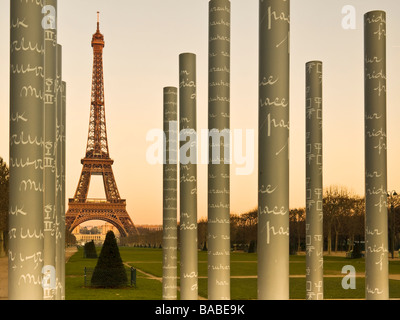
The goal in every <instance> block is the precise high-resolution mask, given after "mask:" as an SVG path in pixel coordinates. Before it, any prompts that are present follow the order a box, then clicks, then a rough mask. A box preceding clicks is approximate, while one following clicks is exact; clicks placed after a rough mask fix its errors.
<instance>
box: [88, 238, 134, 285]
mask: <svg viewBox="0 0 400 320" xmlns="http://www.w3.org/2000/svg"><path fill="white" fill-rule="evenodd" d="M127 283H128V278H127V276H126V272H125V268H124V265H123V263H122V259H121V255H120V253H119V249H118V245H117V240H116V239H115V235H114V232H112V231H109V232H107V235H106V239H105V240H104V243H103V247H102V248H101V252H100V256H99V259H98V261H97V265H96V267H95V268H94V271H93V275H92V280H91V285H92V286H94V287H103V288H115V287H124V286H126V285H127Z"/></svg>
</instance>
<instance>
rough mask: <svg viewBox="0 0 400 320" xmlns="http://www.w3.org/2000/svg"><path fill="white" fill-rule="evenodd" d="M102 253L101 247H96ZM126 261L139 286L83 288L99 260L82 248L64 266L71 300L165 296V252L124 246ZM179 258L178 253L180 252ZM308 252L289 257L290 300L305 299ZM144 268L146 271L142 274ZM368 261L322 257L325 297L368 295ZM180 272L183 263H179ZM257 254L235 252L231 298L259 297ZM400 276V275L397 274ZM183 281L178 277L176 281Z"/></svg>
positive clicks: (203, 282) (203, 283)
mask: <svg viewBox="0 0 400 320" xmlns="http://www.w3.org/2000/svg"><path fill="white" fill-rule="evenodd" d="M98 250H99V251H100V248H98ZM120 253H121V257H122V260H123V261H124V263H125V264H126V265H127V272H128V274H129V273H130V271H129V270H130V268H129V266H131V267H134V268H136V269H137V286H136V288H135V287H132V288H131V287H129V288H126V289H93V288H89V287H84V268H85V267H87V268H94V266H95V264H96V261H97V260H96V259H94V260H93V259H84V258H83V252H82V251H81V250H80V251H78V252H77V253H76V254H75V255H73V256H72V257H71V258H70V260H69V261H68V263H67V265H66V299H67V300H161V299H162V287H161V281H160V280H161V277H162V262H161V261H162V250H161V249H151V248H130V247H129V248H128V247H121V248H120ZM198 259H199V296H200V297H203V298H206V297H207V252H204V251H199V254H198ZM178 260H179V255H178ZM345 265H352V266H354V267H355V269H356V272H357V277H356V289H354V290H352V289H349V290H345V289H343V288H342V285H341V283H342V279H343V277H344V276H345V275H344V274H342V273H341V270H342V267H343V266H345ZM305 268H306V262H305V256H304V255H297V256H290V269H289V270H290V276H291V277H290V292H289V296H290V299H305V290H306V289H305V286H306V285H305V277H304V274H305ZM141 271H143V272H141ZM364 272H365V264H364V259H346V258H344V257H338V256H325V257H324V275H325V277H324V298H325V299H364V297H365V293H364V291H365V279H364V276H363V275H364ZM389 272H390V274H391V275H400V260H399V259H396V260H393V261H390V264H389ZM178 275H179V264H178ZM256 276H257V255H256V254H255V253H243V252H233V253H232V254H231V299H232V300H249V299H257V278H256ZM398 279H400V277H398ZM178 285H179V280H178ZM389 286H390V287H389V288H390V290H389V291H390V292H389V293H390V298H394V299H399V298H400V280H390V281H389Z"/></svg>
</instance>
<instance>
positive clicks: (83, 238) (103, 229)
mask: <svg viewBox="0 0 400 320" xmlns="http://www.w3.org/2000/svg"><path fill="white" fill-rule="evenodd" d="M83 228H85V230H89V231H90V230H92V229H94V228H95V229H96V232H93V233H81V232H82V229H83ZM108 231H112V232H114V234H115V238H116V239H117V242H119V238H120V233H119V232H118V229H117V228H115V227H114V226H113V225H111V224H108V223H106V224H104V225H97V226H85V227H82V226H80V225H79V226H77V227H76V228H75V229H74V231H72V234H73V235H74V236H75V238H76V243H77V244H80V245H82V246H83V245H84V244H85V243H87V242H90V241H92V240H93V242H94V244H95V245H100V246H101V245H103V243H104V240H105V239H106V234H107V232H108Z"/></svg>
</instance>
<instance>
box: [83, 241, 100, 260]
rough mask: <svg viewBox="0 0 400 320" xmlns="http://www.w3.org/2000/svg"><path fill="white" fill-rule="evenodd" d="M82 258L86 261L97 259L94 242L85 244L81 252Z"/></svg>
mask: <svg viewBox="0 0 400 320" xmlns="http://www.w3.org/2000/svg"><path fill="white" fill-rule="evenodd" d="M83 251H84V252H83V254H84V258H87V259H97V252H96V246H95V245H94V241H93V240H92V241H90V242H87V243H85V246H84V250H83Z"/></svg>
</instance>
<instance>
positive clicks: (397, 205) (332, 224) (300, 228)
mask: <svg viewBox="0 0 400 320" xmlns="http://www.w3.org/2000/svg"><path fill="white" fill-rule="evenodd" d="M8 196H9V170H8V167H7V165H6V163H5V162H4V161H3V159H2V158H1V157H0V255H4V253H5V247H6V245H7V241H6V240H7V236H6V235H7V225H8ZM388 207H389V214H388V226H389V230H388V231H389V249H390V251H391V252H393V251H394V250H398V248H399V242H400V241H399V238H400V237H399V233H400V214H399V213H400V195H396V194H394V195H390V197H388ZM364 220H365V200H364V198H362V197H360V196H358V195H356V194H354V193H352V192H350V191H348V189H346V188H345V187H338V186H331V187H329V188H327V189H325V191H324V194H323V225H324V234H323V236H324V250H325V251H328V253H330V252H331V251H348V250H352V248H353V246H354V243H363V241H364V230H365V229H364V225H365V222H364ZM289 221H290V225H289V228H290V251H291V252H292V253H294V252H297V251H304V250H305V233H306V209H305V208H297V209H291V210H290V212H289ZM230 222H231V235H230V237H231V244H232V247H233V248H239V249H244V250H247V249H248V248H249V246H250V244H252V243H254V244H256V243H257V208H255V209H253V210H250V211H248V212H245V213H242V214H231V217H230ZM91 231H93V230H91ZM139 233H140V236H138V237H137V236H136V237H131V238H125V239H121V244H123V245H124V244H125V245H126V244H136V245H141V246H148V247H159V246H160V245H161V244H162V230H161V229H160V230H151V229H141V230H139ZM73 238H74V237H73V236H72V235H70V234H68V236H67V242H68V243H72V242H73ZM178 241H179V232H178ZM198 244H199V249H206V248H207V220H206V219H201V220H199V221H198Z"/></svg>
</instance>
